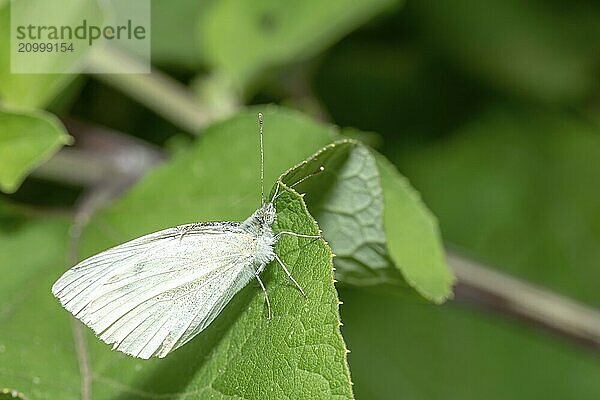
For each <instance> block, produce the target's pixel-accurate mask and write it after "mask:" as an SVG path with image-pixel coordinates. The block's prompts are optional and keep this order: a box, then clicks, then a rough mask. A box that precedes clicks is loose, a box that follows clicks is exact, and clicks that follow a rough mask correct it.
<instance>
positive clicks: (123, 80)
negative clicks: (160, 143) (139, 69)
mask: <svg viewBox="0 0 600 400" xmlns="http://www.w3.org/2000/svg"><path fill="white" fill-rule="evenodd" d="M90 62H91V68H90V69H91V70H98V69H100V70H110V69H111V67H113V66H115V65H116V66H121V67H123V66H131V69H132V70H134V68H135V66H139V64H140V63H141V61H140V60H137V59H135V58H134V57H132V56H130V55H127V54H124V53H121V52H117V51H115V50H111V49H109V48H106V49H104V50H103V51H102V53H100V54H97V55H95V56H94V57H91V58H90ZM94 76H95V77H97V78H98V79H100V80H102V81H103V82H105V83H107V84H109V85H111V86H114V87H116V88H117V89H119V90H122V91H123V92H125V93H126V94H127V95H128V96H131V97H132V98H134V99H136V100H137V101H139V102H140V103H141V104H144V105H145V106H147V107H148V108H150V109H152V110H154V111H155V112H156V113H157V114H159V115H162V116H163V117H165V118H166V119H168V120H169V121H171V122H172V123H173V124H175V125H177V126H179V127H180V128H182V129H184V130H185V131H186V132H189V133H192V134H195V135H197V134H200V132H201V131H202V130H203V129H204V128H205V127H206V126H207V125H208V124H209V123H210V122H212V121H213V120H214V116H213V115H211V114H210V113H209V111H208V110H209V108H208V107H201V105H200V104H199V101H198V100H197V99H196V98H195V97H194V96H193V94H192V93H191V92H190V91H189V90H188V89H187V88H186V87H185V86H184V85H182V84H181V83H179V82H177V81H176V80H174V79H173V78H171V77H170V76H168V75H166V74H163V73H162V72H160V71H158V70H157V69H155V68H152V71H151V72H150V73H148V74H95V75H94Z"/></svg>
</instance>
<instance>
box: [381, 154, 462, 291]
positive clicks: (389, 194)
mask: <svg viewBox="0 0 600 400" xmlns="http://www.w3.org/2000/svg"><path fill="white" fill-rule="evenodd" d="M377 166H378V168H379V175H380V177H381V186H382V187H383V197H384V207H385V213H384V217H385V218H384V225H385V235H386V238H387V242H388V249H389V252H390V256H391V257H392V259H393V260H394V261H395V263H396V265H397V266H398V268H400V270H401V271H402V273H403V275H404V277H405V278H406V280H407V281H408V283H409V284H410V285H411V286H412V287H414V288H415V289H416V290H417V291H418V292H419V293H420V294H421V295H423V297H425V298H427V299H429V300H431V301H434V302H436V303H442V302H444V301H445V300H446V299H447V298H448V297H449V296H451V294H452V285H453V284H454V275H453V273H452V270H451V269H450V268H449V267H448V265H447V264H446V260H445V257H444V248H443V246H442V241H441V236H440V232H439V228H438V224H437V220H436V219H435V217H434V216H433V214H432V213H431V212H430V211H429V209H427V207H426V206H425V204H424V203H423V201H422V200H421V198H420V197H419V195H418V193H417V192H416V191H415V190H414V189H413V188H412V187H411V186H410V185H409V183H408V181H407V179H406V178H405V177H403V176H402V175H400V174H399V173H398V170H397V169H396V167H395V166H393V165H392V164H391V163H390V162H389V161H388V160H387V159H386V158H385V157H383V156H378V157H377Z"/></svg>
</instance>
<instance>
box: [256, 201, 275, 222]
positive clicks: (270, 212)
mask: <svg viewBox="0 0 600 400" xmlns="http://www.w3.org/2000/svg"><path fill="white" fill-rule="evenodd" d="M258 217H259V218H260V221H261V222H262V223H263V224H264V225H267V226H271V225H272V224H273V222H275V206H274V205H273V203H271V202H268V203H265V204H264V205H263V206H262V207H261V208H260V209H259V214H258Z"/></svg>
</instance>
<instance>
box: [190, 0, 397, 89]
mask: <svg viewBox="0 0 600 400" xmlns="http://www.w3.org/2000/svg"><path fill="white" fill-rule="evenodd" d="M395 4H398V1H396V0H370V1H362V2H352V1H348V0H334V1H327V2H322V1H317V0H312V1H294V2H279V1H276V0H262V1H258V2H256V1H255V2H245V1H242V0H225V1H219V2H214V3H212V4H211V5H210V7H208V8H207V9H206V12H205V13H203V14H202V17H201V19H200V22H199V24H198V28H199V31H198V38H199V40H200V43H201V46H202V49H203V53H204V56H205V57H206V59H207V61H208V62H209V63H210V64H212V66H213V67H215V68H216V69H217V70H219V71H222V72H223V73H225V74H226V75H228V76H229V77H230V78H231V79H232V80H233V81H234V82H236V83H237V84H238V85H239V86H241V87H243V86H245V85H247V84H248V83H249V82H252V81H253V80H254V79H255V78H256V77H257V75H258V74H260V73H261V72H263V71H264V70H265V69H266V68H270V67H275V66H280V65H282V64H286V63H289V62H293V61H300V60H304V59H307V58H309V57H311V56H313V55H314V54H316V53H318V52H319V51H322V50H323V49H325V48H327V47H328V46H330V45H331V44H333V43H334V42H335V41H337V40H338V39H339V38H341V37H342V36H344V35H345V34H347V33H348V32H351V31H352V30H354V29H356V28H357V27H359V26H360V25H362V24H364V23H365V22H367V21H368V20H370V19H371V18H373V17H374V16H375V15H377V14H379V13H381V12H382V11H383V10H386V9H389V8H390V7H392V6H394V5H395Z"/></svg>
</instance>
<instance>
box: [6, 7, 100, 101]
mask: <svg viewBox="0 0 600 400" xmlns="http://www.w3.org/2000/svg"><path fill="white" fill-rule="evenodd" d="M17 2H18V3H22V2H24V0H15V3H17ZM27 2H28V4H27V8H26V9H25V8H23V6H21V8H20V9H23V10H25V11H26V12H27V13H28V18H26V17H25V16H20V18H19V19H20V20H30V21H36V20H37V19H36V16H38V15H42V16H47V15H52V17H53V18H55V21H56V23H55V24H54V25H56V26H78V25H81V24H82V20H83V19H84V18H85V19H86V20H87V24H88V25H90V24H96V25H100V22H101V21H102V11H101V10H100V8H99V7H98V5H97V4H96V2H94V1H87V0H86V1H80V2H76V4H75V3H74V4H72V6H71V7H68V9H65V8H63V7H57V4H55V3H53V2H48V1H44V0H27ZM90 16H94V17H93V18H91V17H90ZM12 22H13V24H14V21H12ZM10 26H11V13H10V4H9V3H7V4H6V5H5V6H4V7H2V5H1V4H0V104H3V105H8V106H12V107H18V108H44V107H45V106H46V105H48V104H49V103H50V102H51V101H52V100H53V99H54V97H55V96H56V95H57V94H58V93H59V92H60V91H61V90H62V89H64V88H65V87H66V86H67V85H68V84H69V83H70V82H71V81H72V80H73V79H74V78H76V77H77V75H76V74H75V73H65V74H29V73H25V74H20V73H11V55H10V54H11V45H10V31H9V29H10ZM74 40H75V39H74ZM75 42H76V45H80V44H81V43H79V42H84V43H85V41H84V40H81V39H78V40H76V41H75ZM24 54H25V53H24ZM28 54H37V56H36V58H35V61H36V63H37V65H43V66H44V67H47V68H48V69H54V70H57V69H60V70H64V71H70V72H78V70H77V69H79V68H81V66H80V63H81V61H82V55H83V54H85V53H83V54H81V53H78V52H73V53H70V52H66V53H65V52H62V53H61V52H54V53H52V52H46V53H28Z"/></svg>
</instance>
